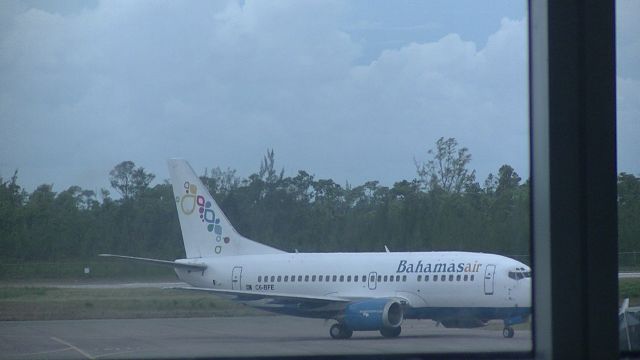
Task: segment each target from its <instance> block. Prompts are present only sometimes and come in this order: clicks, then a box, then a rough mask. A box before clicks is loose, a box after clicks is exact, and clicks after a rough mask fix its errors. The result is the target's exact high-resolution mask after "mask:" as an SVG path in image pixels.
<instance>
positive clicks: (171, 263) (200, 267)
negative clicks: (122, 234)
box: [98, 254, 207, 271]
mask: <svg viewBox="0 0 640 360" xmlns="http://www.w3.org/2000/svg"><path fill="white" fill-rule="evenodd" d="M98 256H102V257H113V258H118V259H124V260H130V261H137V262H143V263H147V264H156V265H161V266H169V267H172V268H177V269H186V270H196V271H204V270H205V269H206V268H207V265H205V264H201V263H183V262H177V261H169V260H159V259H149V258H141V257H134V256H125V255H113V254H100V255H98Z"/></svg>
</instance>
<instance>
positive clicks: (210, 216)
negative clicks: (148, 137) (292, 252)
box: [168, 159, 284, 258]
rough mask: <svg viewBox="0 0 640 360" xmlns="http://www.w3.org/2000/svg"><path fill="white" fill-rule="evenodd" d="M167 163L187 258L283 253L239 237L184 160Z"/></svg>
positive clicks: (172, 160) (173, 160)
mask: <svg viewBox="0 0 640 360" xmlns="http://www.w3.org/2000/svg"><path fill="white" fill-rule="evenodd" d="M168 164H169V173H170V175H171V184H172V186H173V194H174V196H175V201H176V207H177V209H178V219H179V220H180V228H181V229H182V240H183V242H184V249H185V252H186V255H187V258H200V257H215V256H229V255H249V254H275V253H283V252H284V251H281V250H278V249H275V248H272V247H269V246H266V245H263V244H260V243H258V242H255V241H253V240H249V239H247V238H245V237H244V236H242V235H240V234H239V233H238V232H237V231H236V230H235V229H234V228H233V225H231V222H229V219H227V217H226V216H225V214H224V213H223V212H222V210H221V209H220V207H219V206H218V204H217V203H216V201H215V200H214V199H213V197H212V196H211V194H209V191H208V190H207V188H206V187H205V186H204V185H203V184H202V182H201V181H200V179H199V178H198V176H197V175H196V173H195V171H193V169H192V168H191V166H190V165H189V163H188V162H187V161H185V160H183V159H170V160H169V161H168Z"/></svg>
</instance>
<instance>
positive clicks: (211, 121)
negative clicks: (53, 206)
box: [0, 1, 528, 190]
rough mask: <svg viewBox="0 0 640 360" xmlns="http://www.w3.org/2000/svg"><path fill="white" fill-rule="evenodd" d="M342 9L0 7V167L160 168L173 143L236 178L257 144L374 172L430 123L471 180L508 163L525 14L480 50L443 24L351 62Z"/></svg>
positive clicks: (44, 172)
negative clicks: (463, 159) (459, 155)
mask: <svg viewBox="0 0 640 360" xmlns="http://www.w3.org/2000/svg"><path fill="white" fill-rule="evenodd" d="M345 6H347V5H345V3H343V2H311V1H310V2H299V1H290V2H289V1H282V2H268V3H267V2H260V1H257V2H252V1H247V2H244V3H239V2H235V1H229V2H190V3H188V6H185V4H183V3H177V2H160V3H158V2H153V3H147V2H143V1H136V2H129V1H121V2H118V1H108V2H100V3H99V4H98V5H97V6H95V7H90V8H81V9H79V10H77V11H67V12H64V13H61V12H55V11H50V12H49V11H44V10H40V9H35V8H30V9H25V8H20V9H14V10H12V12H11V15H10V16H8V18H9V19H7V20H10V21H8V22H6V23H4V22H2V21H0V23H4V24H10V25H1V26H5V28H0V29H1V30H2V32H1V33H0V77H1V78H2V79H3V81H2V82H0V159H2V160H0V176H5V177H6V176H8V175H9V173H10V172H12V171H13V169H14V168H20V169H21V174H22V175H21V181H22V182H23V183H25V184H27V185H28V186H30V187H34V186H35V185H37V184H38V183H40V182H45V181H46V182H54V183H56V184H57V185H58V187H57V189H58V190H60V189H61V188H63V187H66V186H69V185H72V184H79V185H81V186H83V187H88V188H90V189H94V188H98V187H108V181H107V176H108V175H107V174H108V172H109V170H110V169H111V168H112V167H113V166H114V165H115V164H117V163H118V162H120V161H123V160H133V161H135V162H136V164H138V165H142V166H144V167H145V168H148V169H149V170H151V171H152V172H154V173H155V174H157V175H158V176H157V178H158V179H159V180H160V179H163V178H165V177H166V167H165V164H164V159H166V158H168V157H174V156H182V157H185V158H188V159H190V160H191V162H192V164H193V165H194V167H195V168H196V170H202V169H203V168H204V167H212V166H221V167H223V168H224V167H231V168H235V169H238V171H239V173H240V174H242V175H244V176H247V175H249V174H250V173H251V172H253V171H256V170H257V168H258V166H259V161H260V159H261V157H262V155H263V154H264V153H265V151H266V149H267V148H274V149H275V153H276V161H277V165H278V164H279V165H278V166H284V167H285V168H286V170H287V173H288V174H292V173H294V172H295V171H297V170H298V169H305V170H307V171H310V172H312V173H316V174H317V175H318V176H320V177H325V178H333V179H334V180H336V181H338V182H340V183H343V182H344V181H345V180H348V181H349V182H351V183H361V182H363V181H365V180H368V179H376V180H381V181H383V183H385V184H387V185H391V184H392V183H393V182H394V181H398V180H400V179H406V178H413V177H414V176H415V168H414V165H413V158H414V157H415V158H417V159H418V160H424V159H425V158H426V150H427V149H428V148H430V147H433V144H435V141H436V140H437V139H438V138H439V137H441V136H444V137H456V138H457V139H458V141H459V143H460V144H462V145H463V146H466V147H468V148H469V149H470V151H471V153H472V155H473V161H472V164H471V165H472V167H474V168H476V169H478V172H479V174H480V177H481V178H483V177H484V176H486V174H488V173H489V172H496V171H497V169H498V167H499V166H500V165H502V164H503V163H508V164H511V165H512V166H514V167H515V168H516V170H517V171H518V172H519V173H520V174H521V175H525V176H526V174H527V172H528V143H527V142H528V125H527V116H528V115H527V109H528V106H527V102H528V99H527V64H526V61H527V60H526V59H527V56H526V54H527V45H526V39H527V36H526V21H525V20H518V19H516V20H514V19H506V18H505V19H503V20H502V22H501V23H500V24H495V29H493V30H491V31H487V34H490V33H492V34H491V35H490V36H488V38H487V41H486V45H484V46H483V47H481V48H479V47H478V45H477V44H476V43H474V42H471V41H467V40H465V39H463V38H461V37H460V35H458V34H456V32H455V31H452V32H451V33H450V34H449V35H446V36H444V37H441V38H440V39H438V40H437V41H431V42H419V41H415V42H409V43H406V44H404V45H402V46H397V44H395V45H394V48H393V49H387V50H385V51H382V52H381V53H380V54H379V55H377V56H375V57H373V60H372V61H371V62H368V63H364V64H363V63H362V56H361V55H362V53H363V51H365V49H363V46H364V45H363V44H365V43H366V42H362V41H359V40H358V41H357V40H354V38H353V37H352V35H351V34H350V32H349V29H348V28H345V27H344V19H342V16H343V15H344V13H345V12H346V9H345ZM0 13H3V12H2V11H0ZM5 15H6V14H3V16H5ZM370 36H377V35H375V33H374V34H373V35H370ZM374 40H375V39H374ZM370 42H371V43H374V42H375V41H370ZM480 180H482V179H480Z"/></svg>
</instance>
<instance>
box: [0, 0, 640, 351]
mask: <svg viewBox="0 0 640 360" xmlns="http://www.w3.org/2000/svg"><path fill="white" fill-rule="evenodd" d="M526 9H527V2H526V1H524V0H520V1H518V0H497V1H485V2H478V1H476V0H460V1H455V2H451V1H428V2H427V1H424V2H423V1H409V0H400V1H376V0H373V1H372V0H356V1H342V2H341V1H337V2H314V1H282V2H266V1H207V2H196V1H185V2H163V3H155V2H154V3H152V4H149V3H145V2H140V1H137V2H115V1H91V0H89V1H85V2H78V1H61V2H55V1H44V2H43V1H12V0H9V1H0V279H1V280H2V281H5V283H3V284H0V320H15V321H13V322H7V321H3V322H0V343H10V344H14V343H15V344H17V345H16V346H13V347H11V349H8V350H7V351H10V353H8V354H7V357H11V358H13V357H15V358H18V357H21V358H31V357H38V356H43V357H47V356H49V355H50V354H53V355H51V356H57V355H55V354H61V355H60V356H61V357H65V355H67V354H68V355H69V356H75V352H78V353H80V354H82V356H84V357H107V358H108V357H114V356H115V357H117V356H124V357H129V356H131V357H136V358H137V357H150V358H157V357H159V356H162V357H172V356H173V357H184V356H193V357H207V356H212V355H213V356H223V357H224V356H234V355H238V356H261V355H267V356H274V357H277V356H280V355H301V354H303V355H306V354H312V353H313V354H318V355H331V354H337V353H340V352H345V353H348V354H361V353H362V354H375V355H379V354H380V352H388V353H398V352H404V353H407V352H409V353H421V352H437V353H441V352H449V351H456V352H470V353H474V352H504V351H507V352H517V351H529V350H530V349H531V345H532V339H531V330H530V329H531V322H530V318H529V314H530V311H531V276H530V270H531V269H530V268H529V264H530V256H529V248H530V246H529V233H530V231H529V129H528V124H529V121H528V109H529V107H528V80H527V77H528V68H527V67H528V64H527V59H528V56H527V51H528V46H527V21H528V20H527V12H526V11H527V10H526ZM634 26H635V25H634ZM633 71H636V70H634V69H631V67H630V70H629V72H630V74H631V75H629V78H632V77H633V76H634V75H633ZM625 76H626V75H625ZM621 84H622V82H621ZM629 84H631V85H629V86H631V87H633V86H635V85H634V84H635V83H629ZM621 92H622V91H621ZM632 96H633V95H632ZM631 99H632V100H629V101H628V102H629V103H631V104H632V105H633V106H637V101H636V102H634V101H633V98H631ZM632 109H636V110H637V107H636V108H632ZM621 116H623V114H621ZM629 123H630V124H631V123H632V121H629ZM630 126H631V125H630ZM629 139H631V138H629ZM622 140H623V139H621V141H622ZM175 156H184V157H185V158H187V159H189V161H190V164H191V165H193V169H195V172H193V174H192V175H193V176H192V178H189V180H187V181H179V182H176V181H173V180H170V179H169V177H170V171H168V170H167V167H166V161H165V160H166V159H168V158H173V157H175ZM621 156H622V155H621ZM629 159H631V161H637V160H633V159H634V158H631V157H630V158H629ZM171 164H172V165H170V166H171V171H173V173H176V172H178V173H179V174H178V175H179V176H183V175H185V174H187V170H188V171H191V170H193V169H192V168H191V166H190V165H188V164H187V165H184V164H186V163H184V162H181V161H180V160H172V161H171ZM177 164H182V165H180V166H183V167H181V168H180V171H178V170H176V168H177V166H179V165H177ZM16 169H18V171H17V173H14V171H15V170H16ZM633 171H636V170H633ZM14 174H15V175H14ZM185 176H186V175H185ZM189 176H191V175H189ZM174 180H175V179H174ZM176 189H177V190H176ZM185 229H187V230H185ZM236 230H237V231H236ZM239 234H242V236H240V235H239ZM245 237H246V238H245ZM248 239H254V240H255V242H251V241H249V240H248ZM631 248H633V247H630V249H631ZM633 249H635V248H633ZM280 250H282V251H280ZM629 251H634V250H629ZM100 253H110V254H111V253H113V254H121V255H124V256H133V257H138V259H137V260H135V259H133V260H132V259H131V258H120V259H119V260H122V261H120V262H116V261H110V260H111V259H107V258H97V256H96V255H97V254H100ZM318 253H331V254H330V255H318ZM140 258H144V259H140ZM174 259H179V260H180V261H179V262H177V263H172V261H173V260H174ZM127 261H133V262H127ZM149 262H151V263H153V265H161V266H156V267H153V266H152V267H148V266H147V265H149ZM162 265H164V267H163V266H162ZM167 265H168V266H167ZM327 273H329V274H331V275H326V274H327ZM176 274H177V276H178V278H177V279H176ZM292 274H293V275H292ZM334 274H336V275H334ZM356 274H357V275H356ZM323 276H324V279H323ZM360 277H361V278H360ZM367 279H368V281H366V280H367ZM166 287H178V288H180V289H173V290H172V289H164V288H166ZM184 287H189V288H188V289H186V290H189V291H184V290H185V289H184ZM178 290H180V291H178ZM60 304H62V305H60ZM242 305H248V306H242ZM273 313H275V315H273ZM379 314H384V316H382V315H379ZM265 315H270V316H265ZM288 315H295V316H297V317H292V316H288ZM211 317H214V318H211ZM138 318H139V319H138ZM58 319H62V320H69V321H72V323H71V324H73V326H70V327H66V328H65V327H64V326H61V325H60V323H56V322H50V321H49V320H58ZM86 319H95V321H96V322H80V321H78V320H86ZM325 319H327V320H329V321H328V322H327V321H325ZM23 320H43V322H39V323H37V324H36V323H32V322H31V323H26V322H22V321H23ZM92 321H94V320H92ZM87 324H89V325H87ZM88 327H90V329H89V328H88ZM69 328H73V329H75V330H74V331H67V330H68V329H69ZM113 329H117V330H113ZM158 329H161V330H162V331H158ZM16 334H24V336H22V337H20V336H18V335H16ZM34 334H37V335H34ZM41 334H47V336H44V337H43V336H41ZM139 334H145V335H144V337H142V338H141V337H140V335H139ZM149 337H152V338H153V341H149V340H148V339H149ZM333 337H337V338H342V337H354V338H357V339H356V340H357V341H353V342H352V343H351V344H352V345H353V346H349V345H347V346H342V345H340V346H335V344H343V345H344V343H340V342H338V343H336V342H335V341H336V340H334V339H332V338H333ZM383 337H397V339H394V341H385V342H384V343H381V341H384V340H383ZM505 337H506V338H507V339H505ZM7 339H8V340H7ZM38 339H39V340H38ZM96 339H99V341H96ZM175 339H179V340H180V343H176V342H175ZM461 340H462V341H461ZM31 341H40V342H38V343H32V342H31ZM345 341H347V340H345ZM247 343H251V346H245V344H247ZM283 344H284V345H283ZM381 344H383V345H381ZM461 344H462V345H461ZM281 345H283V346H281ZM60 349H66V350H63V351H68V353H66V352H62V353H60V352H59V351H61V350H60ZM3 350H4V349H3ZM74 351H75V352H74ZM121 351H125V353H122V354H123V355H120V354H121ZM126 351H131V353H130V354H129V353H126ZM72 354H73V355H72Z"/></svg>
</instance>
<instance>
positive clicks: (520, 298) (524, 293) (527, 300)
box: [514, 278, 531, 307]
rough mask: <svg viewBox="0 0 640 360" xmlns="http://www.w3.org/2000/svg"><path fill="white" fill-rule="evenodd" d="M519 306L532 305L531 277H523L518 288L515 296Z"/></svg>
mask: <svg viewBox="0 0 640 360" xmlns="http://www.w3.org/2000/svg"><path fill="white" fill-rule="evenodd" d="M514 300H516V302H517V303H518V306H522V307H530V306H531V279H530V278H528V279H522V280H521V283H520V286H518V287H517V288H516V296H515V298H514Z"/></svg>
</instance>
